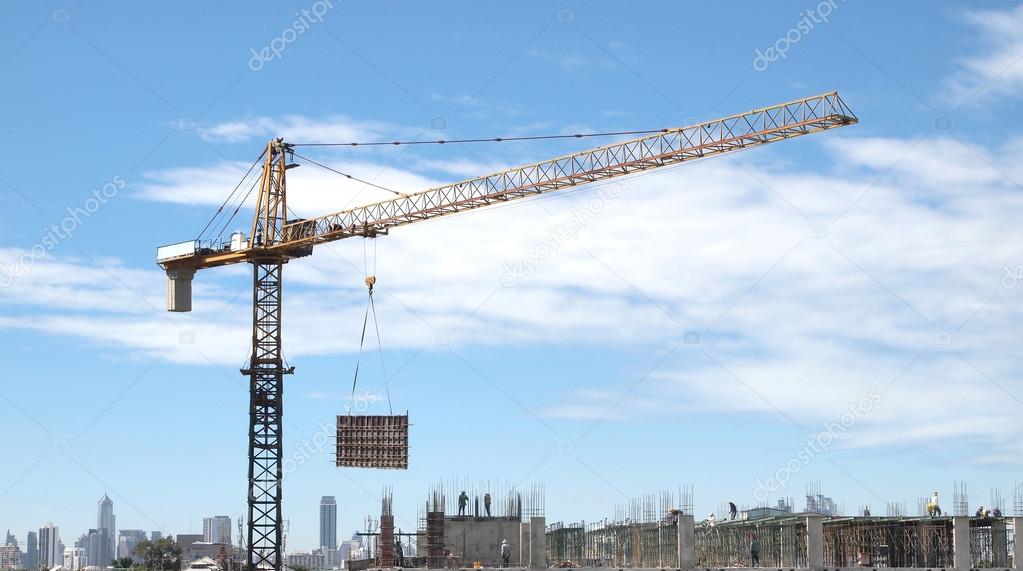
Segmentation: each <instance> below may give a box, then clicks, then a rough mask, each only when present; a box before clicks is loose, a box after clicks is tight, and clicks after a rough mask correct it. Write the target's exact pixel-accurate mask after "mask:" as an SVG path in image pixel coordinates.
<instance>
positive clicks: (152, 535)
mask: <svg viewBox="0 0 1023 571" xmlns="http://www.w3.org/2000/svg"><path fill="white" fill-rule="evenodd" d="M157 539H163V532H162V531H150V532H149V541H156V540H157Z"/></svg>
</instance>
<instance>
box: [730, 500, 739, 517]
mask: <svg viewBox="0 0 1023 571" xmlns="http://www.w3.org/2000/svg"><path fill="white" fill-rule="evenodd" d="M738 515H739V508H737V507H735V502H728V521H732V520H734V519H735V518H736V516H738Z"/></svg>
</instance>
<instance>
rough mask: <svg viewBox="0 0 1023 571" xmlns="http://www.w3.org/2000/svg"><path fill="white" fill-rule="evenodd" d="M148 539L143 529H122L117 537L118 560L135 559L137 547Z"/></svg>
mask: <svg viewBox="0 0 1023 571" xmlns="http://www.w3.org/2000/svg"><path fill="white" fill-rule="evenodd" d="M145 539H146V532H144V531H142V530H141V529H122V530H121V532H120V533H119V534H118V535H117V558H118V559H120V558H122V557H135V546H137V545H138V544H139V543H141V542H142V541H143V540H145Z"/></svg>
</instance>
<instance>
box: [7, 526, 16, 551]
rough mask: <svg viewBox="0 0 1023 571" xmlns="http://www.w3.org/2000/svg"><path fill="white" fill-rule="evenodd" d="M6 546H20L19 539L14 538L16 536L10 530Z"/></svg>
mask: <svg viewBox="0 0 1023 571" xmlns="http://www.w3.org/2000/svg"><path fill="white" fill-rule="evenodd" d="M4 545H13V546H15V547H17V546H18V538H16V537H14V534H13V533H11V530H9V529H8V530H7V541H5V542H4Z"/></svg>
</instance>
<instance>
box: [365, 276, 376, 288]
mask: <svg viewBox="0 0 1023 571" xmlns="http://www.w3.org/2000/svg"><path fill="white" fill-rule="evenodd" d="M376 283H377V277H376V276H366V287H368V288H369V291H373V286H374V285H375V284H376Z"/></svg>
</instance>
